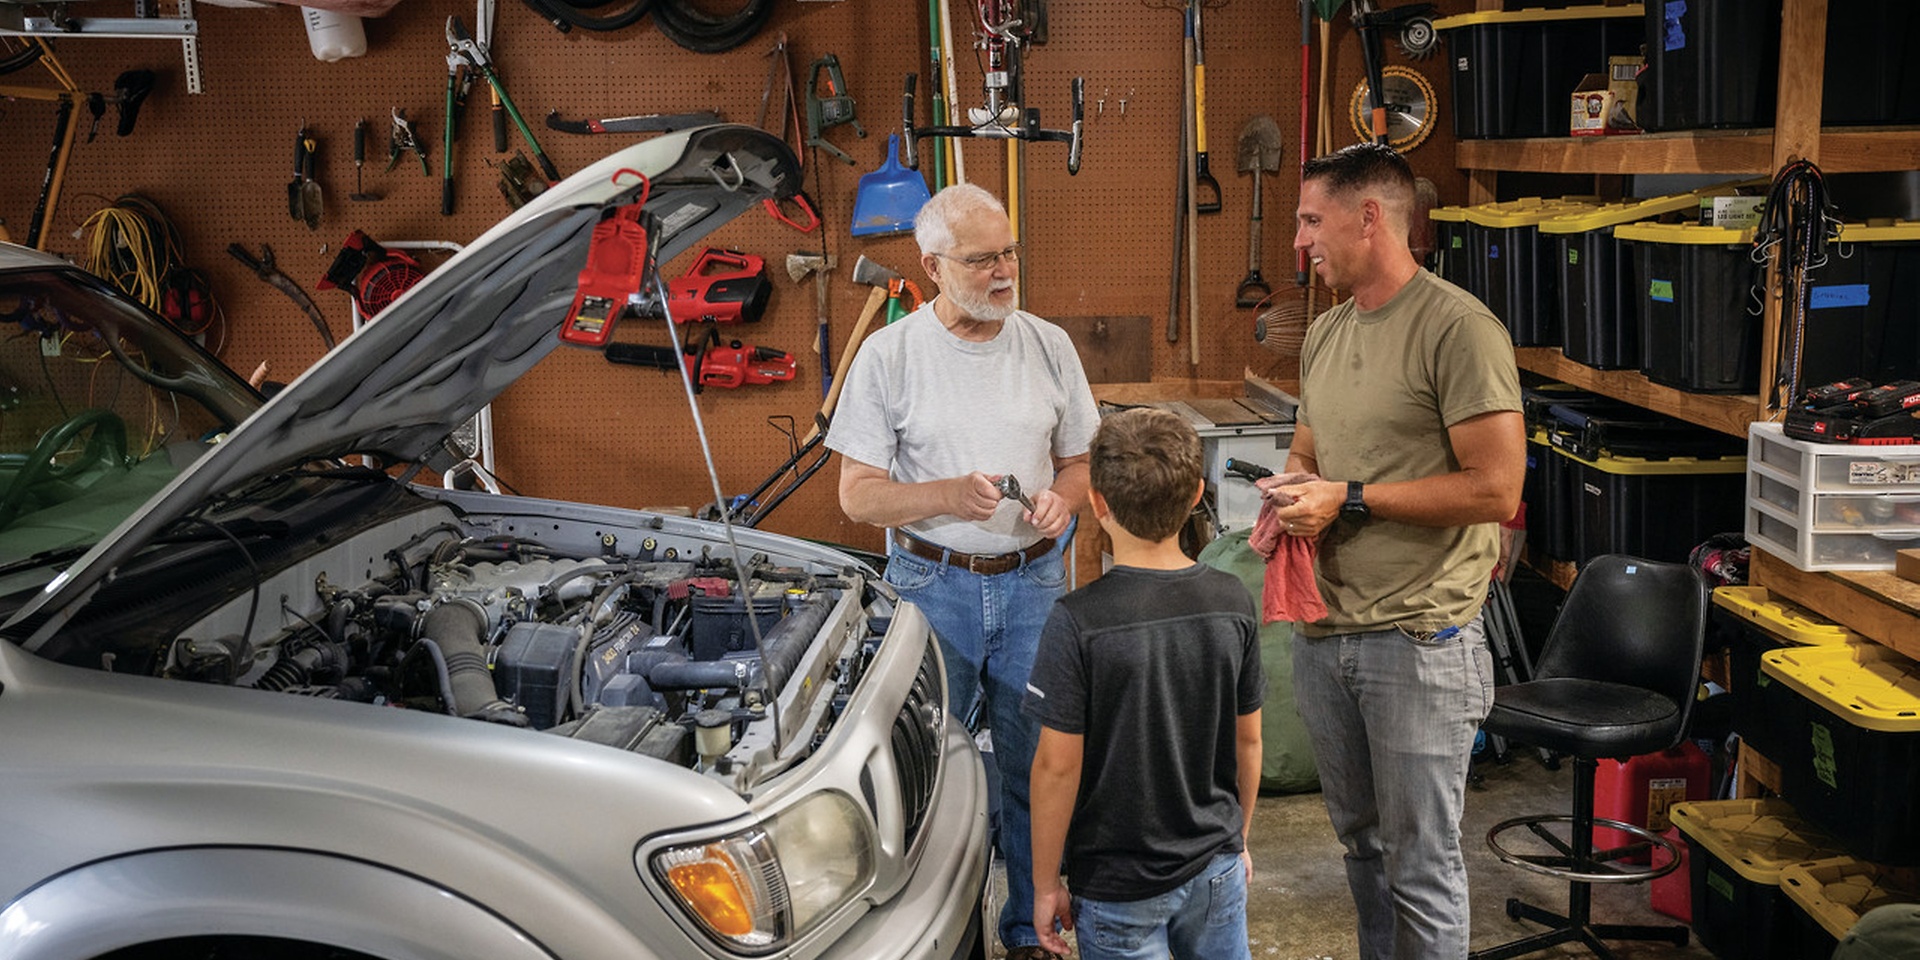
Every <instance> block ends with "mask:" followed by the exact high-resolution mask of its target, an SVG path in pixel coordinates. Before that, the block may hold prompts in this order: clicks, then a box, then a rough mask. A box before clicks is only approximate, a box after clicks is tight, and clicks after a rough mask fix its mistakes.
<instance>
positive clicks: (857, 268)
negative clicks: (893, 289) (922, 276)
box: [853, 253, 904, 287]
mask: <svg viewBox="0 0 1920 960" xmlns="http://www.w3.org/2000/svg"><path fill="white" fill-rule="evenodd" d="M900 279H904V278H903V277H901V276H900V274H899V273H897V272H895V271H893V270H889V269H887V268H886V267H883V266H881V265H880V264H879V263H878V262H876V261H873V260H869V259H867V255H866V254H864V253H863V254H861V255H860V259H859V260H857V261H855V262H854V264H853V282H854V283H864V284H866V285H867V286H869V287H885V286H886V285H887V284H888V283H889V282H890V281H893V280H900Z"/></svg>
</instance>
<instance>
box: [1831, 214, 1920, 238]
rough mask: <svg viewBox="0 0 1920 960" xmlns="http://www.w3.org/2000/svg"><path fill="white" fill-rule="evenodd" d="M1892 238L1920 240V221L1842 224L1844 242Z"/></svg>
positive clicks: (1841, 230)
mask: <svg viewBox="0 0 1920 960" xmlns="http://www.w3.org/2000/svg"><path fill="white" fill-rule="evenodd" d="M1891 240H1920V222H1916V221H1913V220H1896V221H1894V222H1892V223H1843V224H1841V225H1840V242H1842V243H1872V242H1875V241H1883V242H1884V241H1891Z"/></svg>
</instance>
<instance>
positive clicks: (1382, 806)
mask: <svg viewBox="0 0 1920 960" xmlns="http://www.w3.org/2000/svg"><path fill="white" fill-rule="evenodd" d="M1484 629H1485V628H1484V626H1483V625H1482V623H1481V619H1480V618H1479V617H1475V618H1474V620H1473V622H1472V623H1470V624H1468V625H1467V626H1466V627H1464V628H1462V629H1461V630H1460V632H1459V633H1457V634H1455V635H1454V636H1452V637H1449V638H1447V639H1446V640H1442V641H1437V642H1436V641H1423V640H1416V639H1414V638H1412V637H1409V636H1408V635H1407V634H1405V633H1403V632H1401V631H1400V630H1398V629H1388V630H1377V631H1371V632H1367V633H1353V634H1345V635H1340V636H1331V637H1319V638H1310V637H1304V636H1300V635H1298V634H1296V635H1295V636H1294V638H1293V690H1294V697H1295V699H1296V700H1297V701H1298V703H1299V708H1300V719H1301V720H1303V721H1304V722H1305V726H1306V728H1307V734H1308V736H1309V737H1310V738H1311V739H1312V740H1313V752H1314V758H1315V762H1316V764H1317V765H1318V767H1319V771H1320V789H1321V793H1322V796H1323V799H1324V800H1325V801H1326V804H1327V814H1328V816H1329V817H1330V818H1331V819H1332V820H1333V829H1334V832H1335V833H1337V834H1338V835H1339V837H1340V842H1341V843H1342V844H1344V845H1345V846H1346V848H1347V854H1346V861H1347V885H1348V886H1349V887H1350V888H1351V889H1352V891H1353V902H1354V906H1355V908H1356V910H1357V912H1358V914H1359V921H1360V930H1359V934H1360V956H1361V957H1362V958H1363V960H1387V958H1389V957H1392V958H1398V960H1411V958H1422V960H1425V958H1445V960H1460V958H1464V957H1466V955H1467V936H1468V920H1469V918H1468V914H1467V865H1466V860H1465V858H1464V857H1463V856H1462V855H1461V852H1460V815H1461V812H1462V811H1463V809H1464V808H1465V805H1466V784H1467V766H1468V764H1469V762H1470V761H1471V760H1472V755H1473V735H1474V733H1475V732H1476V731H1477V730H1478V728H1479V726H1480V721H1482V720H1484V719H1486V716H1487V711H1488V710H1489V709H1491V708H1492V706H1493V657H1492V655H1491V654H1490V653H1488V651H1487V645H1486V637H1485V632H1484Z"/></svg>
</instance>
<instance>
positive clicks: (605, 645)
mask: <svg viewBox="0 0 1920 960" xmlns="http://www.w3.org/2000/svg"><path fill="white" fill-rule="evenodd" d="M415 489H416V490H417V489H419V488H415ZM406 496H407V498H408V499H409V500H410V501H412V502H413V504H414V507H413V508H412V509H408V510H405V511H403V512H401V513H400V514H399V515H397V516H393V515H387V514H386V513H384V512H382V515H383V516H384V517H385V519H383V520H382V521H381V522H378V523H375V524H374V525H372V526H370V527H368V528H367V529H364V530H360V531H358V532H353V533H351V534H349V535H345V536H342V537H340V538H339V539H338V540H337V542H334V543H330V544H326V545H324V547H323V548H322V549H320V550H318V551H313V552H307V551H300V552H299V554H298V555H297V556H294V557H288V558H283V559H282V560H281V561H280V562H281V566H280V569H278V570H276V571H273V572H270V573H266V574H265V575H264V576H263V577H261V578H260V579H259V581H258V582H259V586H258V587H257V588H251V589H246V590H244V591H243V592H240V593H239V595H237V596H234V597H232V598H231V599H229V600H227V601H226V602H224V603H222V604H221V605H220V606H219V607H218V609H216V610H214V611H212V612H211V613H208V614H207V615H205V616H202V617H200V618H199V619H198V622H196V623H194V624H192V625H191V626H189V627H187V628H186V629H183V630H180V631H178V632H177V633H173V634H172V636H171V639H170V640H169V641H168V643H167V649H166V650H165V651H164V654H162V655H160V656H158V657H157V658H156V663H155V668H156V670H155V672H158V673H160V674H161V675H162V676H165V677H169V678H173V679H179V680H188V681H196V682H204V683H217V684H227V685H232V686H238V687H247V688H252V689H256V690H264V691H273V692H278V693H284V694H287V695H291V696H303V697H315V698H323V699H330V700H345V701H354V702H359V703H366V704H371V705H377V706H385V707H390V708H403V709H409V710H422V711H430V712H435V713H445V714H449V715H453V716H458V717H463V718H467V719H470V720H474V721H477V722H484V723H494V724H502V725H507V726H512V727H520V728H526V729H530V730H535V731H542V732H545V733H547V734H550V735H555V736H565V737H570V738H573V739H577V740H586V741H591V742H595V743H601V744H605V745H608V746H612V747H616V748H618V749H622V750H629V751H632V752H635V753H639V754H643V755H646V756H650V757H653V758H656V759H659V760H662V761H665V762H669V763H673V764H676V765H679V766H683V767H686V768H689V769H693V770H697V771H700V772H703V773H705V774H707V775H709V776H713V777H716V778H718V779H721V780H723V781H726V782H728V783H729V785H731V786H734V787H736V788H741V789H744V788H746V786H747V785H750V784H751V783H753V782H755V781H756V780H757V779H758V778H760V777H763V776H765V775H767V774H768V773H769V772H771V771H773V770H775V769H779V768H782V767H784V766H786V765H789V764H791V763H792V762H794V761H796V760H798V759H800V758H802V757H804V756H805V755H806V754H807V753H808V752H809V751H810V749H811V746H812V745H813V744H816V743H817V741H818V740H819V738H820V737H821V736H823V735H824V732H825V731H826V729H828V728H829V727H830V726H831V723H832V720H833V719H834V717H835V716H837V715H838V713H839V711H840V710H841V709H842V708H844V706H845V704H846V702H847V699H848V697H850V696H851V693H852V691H853V689H854V688H855V687H856V686H857V684H858V683H859V680H860V677H861V675H862V673H863V670H864V668H865V666H866V664H867V663H868V662H869V661H870V660H871V658H872V656H873V654H874V652H875V651H876V650H877V649H878V647H879V644H880V642H881V640H882V638H883V636H884V634H885V632H886V627H887V621H888V617H887V612H888V611H889V610H890V609H891V606H890V603H889V602H888V601H887V600H886V598H885V597H884V596H876V595H874V594H873V590H872V584H873V583H874V582H876V581H874V580H872V579H870V574H869V571H867V570H865V569H864V568H862V567H859V566H856V565H850V564H849V565H829V564H822V563H820V562H819V561H818V560H816V559H804V560H803V559H795V558H780V557H775V556H772V555H770V554H769V553H767V552H755V551H751V550H747V549H745V548H741V549H740V550H739V551H737V553H738V554H739V555H740V560H739V561H738V562H736V560H735V559H734V556H735V554H736V551H735V550H733V549H730V548H729V545H728V544H727V543H726V542H725V541H724V540H720V541H717V542H716V541H712V540H706V541H704V542H703V540H702V538H700V537H695V536H688V535H686V532H682V535H680V536H674V535H673V533H674V531H668V530H666V529H665V527H666V526H667V524H668V523H669V522H672V523H677V524H684V525H687V526H688V528H689V531H687V532H690V531H691V529H693V528H696V527H698V528H704V527H706V526H707V525H705V524H702V523H700V522H698V521H691V520H682V519H679V518H658V517H654V518H652V519H651V520H648V519H647V518H648V517H649V516H650V515H645V514H632V513H626V512H623V511H605V513H607V514H608V515H610V516H619V517H621V518H623V519H624V521H625V522H626V523H627V524H635V523H640V524H642V525H641V526H638V527H633V526H629V527H627V528H624V529H623V528H616V527H613V526H611V525H609V524H608V523H606V522H604V519H605V518H600V517H596V518H594V519H593V520H585V521H583V520H567V519H557V520H556V519H554V518H552V517H541V518H540V519H539V521H538V522H529V521H530V520H531V519H532V518H530V517H528V516H525V515H521V516H516V517H488V516H484V515H478V514H470V513H468V512H467V511H465V510H458V509H450V508H449V507H448V506H446V505H444V504H434V503H432V501H431V498H427V497H421V496H419V495H418V494H417V493H409V494H407V495H406ZM322 499H325V498H324V497H323V498H322ZM306 505H307V507H308V508H311V507H312V506H313V501H306ZM556 506H572V505H556ZM576 509H581V508H576ZM301 512H305V511H304V510H302V511H301ZM376 512H380V511H376ZM646 524H651V527H649V526H647V525H646ZM523 528H531V529H538V530H540V531H541V535H540V536H538V537H535V536H530V535H527V534H525V533H522V532H519V531H521V530H522V529H523ZM214 546H218V544H215V545H214ZM588 546H591V547H593V548H594V549H591V550H589V549H586V547H588ZM228 552H229V553H231V552H232V551H231V548H229V550H228ZM256 552H258V551H256ZM249 557H250V561H249V562H250V563H252V564H255V565H258V564H259V563H260V560H259V559H258V558H256V557H254V556H253V554H251V553H250V554H249ZM256 594H257V595H258V596H256ZM259 597H269V598H272V597H278V598H279V602H280V605H281V608H282V609H281V615H280V616H279V617H278V618H277V619H278V620H280V621H281V622H283V624H284V625H283V626H281V627H279V628H278V629H275V630H272V631H268V630H265V629H263V628H259V627H258V626H256V621H258V620H263V619H265V615H266V614H267V613H268V612H269V611H266V610H264V609H261V607H262V606H263V602H262V601H260V600H259ZM870 607H871V609H870ZM249 637H251V638H253V639H251V640H249V639H248V638H249Z"/></svg>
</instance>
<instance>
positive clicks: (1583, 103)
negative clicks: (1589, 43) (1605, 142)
mask: <svg viewBox="0 0 1920 960" xmlns="http://www.w3.org/2000/svg"><path fill="white" fill-rule="evenodd" d="M1645 66H1646V58H1644V57H1608V58H1607V72H1606V73H1604V74H1599V73H1589V74H1587V75H1586V76H1585V77H1583V78H1581V80H1580V85H1579V86H1577V87H1575V88H1574V90H1573V104H1572V107H1573V109H1572V112H1571V114H1570V115H1569V117H1568V121H1569V122H1568V124H1567V132H1568V133H1571V134H1573V135H1574V136H1576V137H1592V136H1602V135H1607V134H1619V133H1639V132H1640V125H1639V124H1638V123H1637V122H1635V120H1634V113H1635V105H1634V101H1635V100H1636V99H1638V97H1639V96H1640V70H1641V69H1642V68H1643V67H1645Z"/></svg>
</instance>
